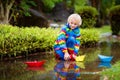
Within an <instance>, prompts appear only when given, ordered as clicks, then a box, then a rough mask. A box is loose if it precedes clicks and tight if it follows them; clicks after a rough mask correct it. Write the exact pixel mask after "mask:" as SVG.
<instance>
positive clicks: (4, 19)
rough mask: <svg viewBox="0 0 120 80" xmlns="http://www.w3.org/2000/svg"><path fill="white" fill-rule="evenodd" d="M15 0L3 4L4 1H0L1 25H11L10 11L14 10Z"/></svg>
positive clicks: (6, 0)
mask: <svg viewBox="0 0 120 80" xmlns="http://www.w3.org/2000/svg"><path fill="white" fill-rule="evenodd" d="M14 2H15V0H9V1H8V0H5V2H4V3H3V1H2V0H0V24H9V20H10V17H11V15H10V9H11V8H12V6H13V4H14Z"/></svg>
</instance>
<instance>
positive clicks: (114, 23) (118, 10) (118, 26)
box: [109, 5, 120, 35]
mask: <svg viewBox="0 0 120 80" xmlns="http://www.w3.org/2000/svg"><path fill="white" fill-rule="evenodd" d="M109 19H110V24H111V29H112V34H113V35H118V34H119V31H120V5H118V6H114V7H112V8H111V9H110V11H109Z"/></svg>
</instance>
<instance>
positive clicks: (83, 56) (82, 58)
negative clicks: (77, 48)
mask: <svg viewBox="0 0 120 80" xmlns="http://www.w3.org/2000/svg"><path fill="white" fill-rule="evenodd" d="M85 56H86V55H81V56H77V57H76V59H75V61H84V59H85Z"/></svg>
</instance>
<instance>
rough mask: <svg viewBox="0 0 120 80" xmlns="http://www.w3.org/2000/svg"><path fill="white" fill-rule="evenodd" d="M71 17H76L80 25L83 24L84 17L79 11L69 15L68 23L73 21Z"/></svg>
mask: <svg viewBox="0 0 120 80" xmlns="http://www.w3.org/2000/svg"><path fill="white" fill-rule="evenodd" d="M71 19H74V20H76V21H77V22H78V26H80V25H81V24H82V19H81V16H80V15H79V14H77V13H74V14H71V15H70V16H69V17H68V20H67V21H68V23H69V22H70V21H71Z"/></svg>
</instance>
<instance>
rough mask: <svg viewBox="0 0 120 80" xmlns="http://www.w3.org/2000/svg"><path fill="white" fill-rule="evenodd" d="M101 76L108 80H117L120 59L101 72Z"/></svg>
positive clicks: (119, 70)
mask: <svg viewBox="0 0 120 80" xmlns="http://www.w3.org/2000/svg"><path fill="white" fill-rule="evenodd" d="M101 74H102V75H103V76H107V77H108V78H109V80H119V79H120V76H119V75H120V61H119V62H117V63H116V64H115V65H113V66H112V67H111V68H109V69H106V70H104V71H102V72H101Z"/></svg>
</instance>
